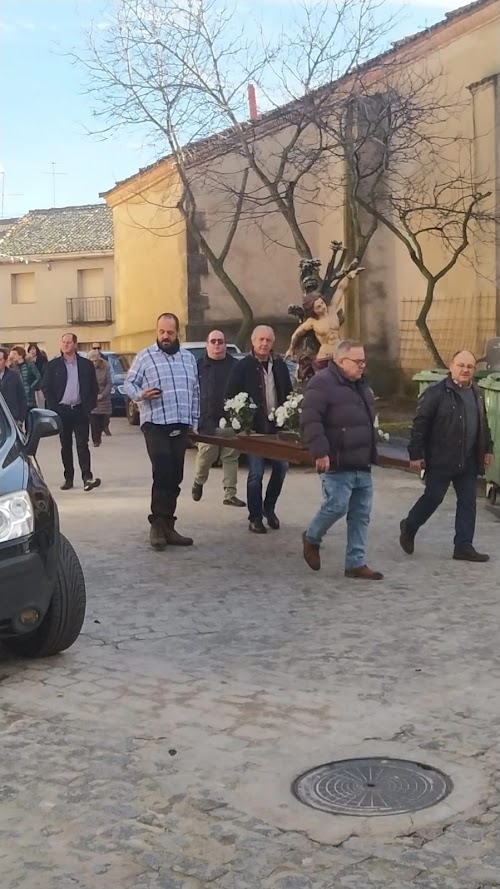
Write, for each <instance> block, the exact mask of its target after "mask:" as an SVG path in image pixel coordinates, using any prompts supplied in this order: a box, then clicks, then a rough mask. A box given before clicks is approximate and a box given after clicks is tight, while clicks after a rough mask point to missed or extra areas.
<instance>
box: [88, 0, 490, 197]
mask: <svg viewBox="0 0 500 889" xmlns="http://www.w3.org/2000/svg"><path fill="white" fill-rule="evenodd" d="M497 2H498V0H475V2H473V3H469V4H468V5H467V6H461V7H459V8H458V9H454V10H452V11H451V12H447V13H446V15H445V18H444V19H441V20H440V21H439V22H437V23H436V24H435V25H431V26H430V27H429V28H424V29H423V30H422V31H418V32H417V33H416V34H410V35H409V36H408V37H403V38H402V39H401V40H398V41H395V42H394V43H393V44H392V47H391V48H390V49H388V50H386V52H383V53H380V55H378V56H375V57H374V58H373V59H369V60H368V61H367V62H365V63H364V64H363V65H360V66H359V67H358V68H356V69H355V71H353V72H351V73H350V74H349V75H347V76H346V77H345V78H344V77H342V78H340V80H339V81H336V82H335V84H334V83H330V84H325V85H324V86H322V87H319V88H318V89H317V90H316V91H315V93H311V94H310V95H311V96H314V95H322V94H323V93H324V92H325V91H326V90H330V89H331V88H332V86H334V85H335V86H339V85H340V84H341V83H342V82H343V81H344V80H345V79H347V77H351V76H352V75H353V74H354V73H358V74H362V73H363V71H369V70H370V69H373V68H376V66H377V65H380V64H381V63H385V62H387V60H389V59H390V58H391V57H392V56H394V55H395V54H396V53H397V52H399V51H400V50H401V49H407V48H409V47H411V46H414V45H416V44H418V43H420V42H423V41H425V39H426V38H427V37H429V36H431V35H433V34H435V33H436V32H439V31H444V30H445V29H446V28H447V27H448V26H449V25H450V24H451V23H453V22H455V21H456V20H457V19H458V20H459V19H465V18H468V16H470V15H472V14H473V13H475V12H477V11H479V10H480V9H482V8H483V7H487V6H492V5H494V4H495V3H497ZM302 101H303V99H295V100H293V101H292V102H289V103H288V104H286V105H283V106H281V107H279V108H273V110H272V111H268V112H266V113H265V114H261V115H260V117H259V118H258V119H257V120H250V121H246V122H244V123H243V124H242V126H243V127H244V128H246V129H248V130H251V129H254V130H255V131H256V133H259V135H264V134H265V133H266V132H267V129H268V127H270V128H272V127H273V124H274V127H275V126H276V124H278V125H281V124H282V122H283V118H286V115H287V114H290V113H292V112H293V110H294V109H296V108H297V106H298V105H300V103H301V102H302ZM259 131H260V132H259ZM237 144H238V138H237V133H236V130H235V128H234V127H230V128H228V129H226V130H223V131H222V132H220V133H214V134H213V135H212V136H207V137H206V138H204V139H199V140H198V141H197V142H191V143H188V144H187V145H186V146H184V148H183V152H184V154H185V159H186V161H187V164H188V165H189V164H197V163H200V162H201V161H204V160H209V159H211V158H212V157H217V156H218V155H219V154H223V153H225V152H227V151H230V150H231V149H232V148H234V147H235V146H236V145H237ZM166 161H170V162H171V163H172V164H174V163H175V157H174V155H166V156H165V157H162V158H160V159H159V160H157V161H155V162H154V163H152V164H149V165H148V166H146V167H141V168H140V169H139V170H138V172H137V173H133V174H132V175H131V176H128V177H127V178H126V179H121V180H119V181H118V182H116V184H115V186H114V187H113V188H110V189H108V190H107V191H104V192H101V195H100V196H101V197H106V196H107V195H108V194H111V193H112V192H113V191H114V190H115V188H119V187H120V186H121V185H126V184H127V183H128V182H132V181H133V180H134V179H135V178H136V177H138V176H141V175H142V174H143V173H148V172H150V171H153V170H155V169H156V168H159V167H161V165H162V164H164V163H165V162H166Z"/></svg>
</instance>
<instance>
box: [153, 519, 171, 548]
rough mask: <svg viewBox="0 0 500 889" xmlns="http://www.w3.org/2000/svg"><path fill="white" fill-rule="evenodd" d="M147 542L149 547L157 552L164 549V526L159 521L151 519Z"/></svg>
mask: <svg viewBox="0 0 500 889" xmlns="http://www.w3.org/2000/svg"><path fill="white" fill-rule="evenodd" d="M149 542H150V544H151V547H152V548H153V549H155V550H157V551H158V552H161V550H163V549H165V547H166V545H167V539H166V537H165V526H164V524H163V522H162V520H161V519H153V520H152V522H151V528H150V531H149Z"/></svg>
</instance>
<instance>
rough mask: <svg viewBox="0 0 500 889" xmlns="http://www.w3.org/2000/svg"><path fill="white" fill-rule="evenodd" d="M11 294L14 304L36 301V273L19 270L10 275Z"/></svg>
mask: <svg viewBox="0 0 500 889" xmlns="http://www.w3.org/2000/svg"><path fill="white" fill-rule="evenodd" d="M10 294H11V300H12V303H13V304H14V305H25V304H26V303H34V302H36V295H35V273H34V272H19V273H18V274H16V275H11V276H10Z"/></svg>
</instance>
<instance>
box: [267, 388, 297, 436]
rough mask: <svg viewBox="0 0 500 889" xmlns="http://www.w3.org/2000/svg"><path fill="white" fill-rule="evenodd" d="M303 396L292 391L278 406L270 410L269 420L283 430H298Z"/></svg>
mask: <svg viewBox="0 0 500 889" xmlns="http://www.w3.org/2000/svg"><path fill="white" fill-rule="evenodd" d="M303 399H304V396H303V395H299V394H298V393H297V392H292V393H291V394H290V395H289V396H288V397H287V399H286V401H284V402H283V404H282V405H280V407H277V408H276V410H272V411H271V412H270V414H269V415H268V416H269V420H271V422H272V423H276V426H277V427H278V429H280V430H283V431H284V432H297V433H299V432H300V415H301V413H302V408H301V406H300V405H301V402H302V401H303Z"/></svg>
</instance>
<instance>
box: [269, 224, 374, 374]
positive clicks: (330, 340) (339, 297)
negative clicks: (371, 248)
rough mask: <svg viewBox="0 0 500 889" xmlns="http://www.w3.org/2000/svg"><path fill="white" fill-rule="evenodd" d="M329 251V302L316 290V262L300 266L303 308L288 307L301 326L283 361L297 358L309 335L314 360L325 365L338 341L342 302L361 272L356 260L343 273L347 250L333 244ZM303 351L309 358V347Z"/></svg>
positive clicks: (317, 286) (318, 286)
mask: <svg viewBox="0 0 500 889" xmlns="http://www.w3.org/2000/svg"><path fill="white" fill-rule="evenodd" d="M331 247H332V258H331V260H330V262H329V264H328V268H327V275H328V278H329V279H330V280H331V284H330V287H329V290H330V299H328V296H326V295H323V294H322V293H321V292H320V290H319V288H320V286H321V279H320V276H319V269H320V265H321V263H320V262H319V260H317V259H311V260H305V261H303V262H301V264H300V268H301V284H302V288H303V290H304V293H305V295H304V299H303V302H302V308H300V307H299V306H289V308H288V313H289V314H290V315H295V316H296V317H298V318H299V320H300V321H301V323H300V324H299V326H298V327H297V329H296V330H295V331H294V333H293V335H292V338H291V340H290V345H289V347H288V351H287V353H286V356H285V357H286V358H293V357H297V351H298V347H299V345H302V346H304V345H306V343H307V340H308V339H309V340H310V337H311V334H312V336H313V338H314V340H315V348H314V353H315V355H314V357H315V360H316V361H317V362H321V364H324V363H325V364H326V363H327V362H328V361H329V360H330V359H331V358H332V357H333V353H334V351H335V346H336V345H337V343H338V342H339V341H340V334H339V329H340V326H341V325H342V324H343V318H344V311H343V302H344V299H345V293H346V290H347V287H348V285H349V281H350V280H352V279H353V278H355V277H356V276H357V275H359V273H360V272H362V271H364V270H363V268H361V267H360V266H359V263H358V260H357V259H354V260H353V261H352V262H351V263H350V265H349V266H348V267H347V268H346V269H342V266H343V263H344V259H345V256H346V252H347V251H346V248H345V247H343V245H342V244H341V243H340V242H339V241H333V242H332V245H331ZM328 303H329V304H328ZM302 351H303V352H304V351H305V352H306V353H307V352H309V354H311V351H312V350H311V348H310V347H309V348H306V349H302Z"/></svg>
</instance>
